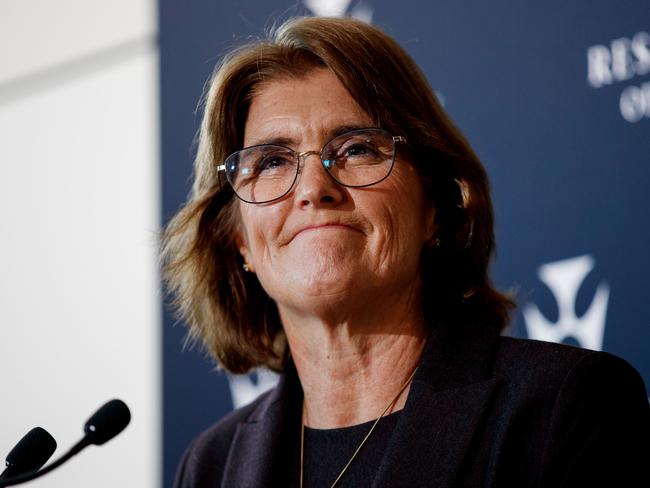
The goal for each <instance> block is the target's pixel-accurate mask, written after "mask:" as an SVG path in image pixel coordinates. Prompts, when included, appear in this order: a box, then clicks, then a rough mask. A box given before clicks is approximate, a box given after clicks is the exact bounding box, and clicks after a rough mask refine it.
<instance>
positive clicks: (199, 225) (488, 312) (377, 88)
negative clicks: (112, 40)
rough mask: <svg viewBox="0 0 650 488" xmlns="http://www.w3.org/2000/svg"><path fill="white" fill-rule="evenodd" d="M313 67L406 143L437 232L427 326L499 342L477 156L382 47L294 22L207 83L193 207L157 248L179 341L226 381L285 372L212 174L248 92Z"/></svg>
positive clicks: (378, 35)
mask: <svg viewBox="0 0 650 488" xmlns="http://www.w3.org/2000/svg"><path fill="white" fill-rule="evenodd" d="M314 67H326V68H329V69H330V70H332V72H333V73H334V74H335V75H336V76H337V77H338V79H339V80H340V81H341V83H342V84H343V85H344V86H345V88H346V89H347V90H348V92H349V93H350V94H351V95H352V97H353V98H354V99H355V100H356V101H357V102H358V104H359V105H360V106H361V108H362V109H363V110H365V111H366V112H367V113H368V114H369V115H370V116H371V117H372V119H373V120H375V121H376V123H377V126H378V127H382V128H384V129H386V130H388V131H389V132H391V133H393V134H396V135H401V136H404V137H405V138H406V140H407V142H408V144H407V145H408V156H409V159H410V160H411V161H412V162H413V164H414V166H415V167H416V169H417V171H418V173H419V174H420V177H421V180H422V184H423V187H424V189H425V194H427V195H428V196H429V197H430V199H431V203H432V205H434V206H435V209H436V223H437V224H438V229H439V231H438V234H437V237H438V238H439V240H440V241H439V242H440V243H439V245H437V246H432V247H428V248H426V249H424V250H423V252H422V258H421V273H422V303H423V307H424V313H425V317H427V319H428V322H429V323H430V324H436V323H439V322H440V319H441V317H443V316H444V315H449V314H450V312H452V311H453V314H454V316H457V314H458V313H463V315H467V314H469V316H470V317H472V318H473V319H475V320H474V321H475V322H479V323H480V324H481V325H482V326H486V327H495V328H497V329H499V330H502V329H503V328H504V327H505V326H506V324H507V322H508V316H509V311H510V309H511V308H512V307H513V305H514V304H513V302H512V300H511V299H510V298H509V297H507V296H505V295H502V294H501V293H499V292H498V291H497V290H495V289H494V288H493V287H492V285H491V282H490V279H489V276H488V266H489V261H490V258H491V256H492V254H493V252H494V233H493V214H492V204H491V201H490V194H489V186H488V181H487V176H486V173H485V170H484V168H483V166H482V165H481V163H480V161H479V160H478V158H477V156H476V155H475V154H474V152H473V151H472V149H471V147H470V146H469V144H468V143H467V141H466V140H465V138H464V137H463V136H462V135H461V133H460V132H459V131H458V129H457V128H456V127H455V126H454V125H453V123H452V122H451V120H450V119H449V117H448V116H447V115H446V114H445V112H444V111H443V109H442V108H441V106H440V104H439V103H438V101H437V100H436V98H435V96H434V94H433V92H432V90H431V88H430V87H429V85H428V83H427V81H426V78H425V76H424V74H423V73H422V72H421V70H420V69H419V68H418V66H417V65H416V64H415V62H414V61H413V60H412V59H411V58H410V56H409V55H408V54H407V53H406V52H405V51H404V50H403V49H402V48H401V47H400V46H399V45H398V44H397V43H396V42H395V41H394V40H393V39H392V38H391V37H389V36H388V35H386V34H384V33H383V32H382V31H380V30H379V29H377V28H376V27H373V26H371V25H368V24H365V23H363V22H360V21H356V20H353V19H339V18H317V17H303V18H295V19H292V20H290V21H288V22H286V23H284V24H283V25H281V26H280V27H279V28H278V29H276V30H275V32H274V33H273V34H272V35H271V36H270V38H269V39H267V40H260V41H255V42H253V43H251V44H248V45H245V46H243V47H241V48H239V49H237V50H235V51H233V52H231V53H230V54H229V55H227V56H226V57H225V58H224V59H223V61H222V62H221V64H220V66H219V67H218V69H217V70H216V71H215V73H214V75H213V76H212V78H211V80H210V82H209V85H208V90H207V96H206V98H205V105H204V115H203V121H202V125H201V129H200V132H199V143H198V151H197V156H196V160H195V166H194V170H195V179H194V185H193V190H192V195H191V197H190V199H189V201H188V202H187V203H186V204H185V206H184V207H183V209H182V210H181V211H180V212H179V213H178V214H177V215H176V216H175V217H174V218H173V219H172V220H171V222H170V223H169V224H168V226H167V228H166V230H165V232H164V235H163V241H162V254H161V256H162V262H163V271H164V275H165V278H166V281H167V284H168V287H169V290H170V292H171V293H172V294H173V295H174V296H175V304H176V306H177V307H178V312H179V313H180V316H181V317H182V318H183V319H184V320H185V321H186V323H187V324H188V325H189V338H190V339H192V340H199V341H201V342H202V343H203V345H204V346H205V348H206V349H207V351H208V352H209V353H210V354H211V355H212V356H213V357H214V358H215V359H216V360H217V361H218V363H219V364H220V365H222V366H223V367H224V368H226V369H227V370H229V371H231V372H235V373H243V372H246V371H248V370H250V369H251V368H254V367H257V366H266V367H269V368H271V369H273V370H276V371H280V370H281V369H282V368H283V366H284V363H285V361H286V358H287V357H288V354H289V351H288V346H287V343H286V338H285V336H284V332H283V330H282V324H281V322H280V319H279V316H278V312H277V308H276V306H275V303H274V302H273V300H272V299H271V298H270V297H269V296H268V295H267V294H266V292H265V291H264V289H263V288H262V287H261V285H260V283H259V282H258V280H257V278H256V277H255V275H254V274H252V273H245V272H244V271H243V269H242V259H241V257H240V255H239V252H238V250H237V248H236V246H235V244H234V239H233V236H234V235H235V230H236V229H237V225H238V213H237V206H236V197H235V196H234V194H233V192H232V189H231V188H230V186H229V185H228V183H227V182H225V181H224V180H223V179H222V178H219V176H218V174H217V171H216V165H217V164H218V163H220V162H222V161H223V160H224V159H225V158H226V157H227V156H228V155H229V154H230V153H232V152H233V151H235V150H238V149H241V148H242V144H243V133H244V125H245V122H246V117H247V113H248V108H249V106H250V101H251V98H252V95H253V94H254V90H255V88H256V87H258V85H259V83H260V82H263V81H268V80H273V79H278V78H283V77H292V78H300V77H301V76H304V74H305V73H306V72H307V71H308V70H309V69H312V68H314ZM423 225H424V223H423Z"/></svg>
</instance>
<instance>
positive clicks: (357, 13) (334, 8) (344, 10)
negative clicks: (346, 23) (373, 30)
mask: <svg viewBox="0 0 650 488" xmlns="http://www.w3.org/2000/svg"><path fill="white" fill-rule="evenodd" d="M351 3H352V0H305V1H304V4H305V7H307V8H308V9H309V10H311V12H312V13H313V14H314V15H316V16H326V17H343V16H345V15H349V16H350V17H353V18H355V19H357V20H361V21H363V22H366V23H368V24H370V23H372V12H373V10H372V7H369V6H368V5H365V4H364V3H363V2H358V3H357V4H356V5H355V6H354V7H352V8H350V4H351Z"/></svg>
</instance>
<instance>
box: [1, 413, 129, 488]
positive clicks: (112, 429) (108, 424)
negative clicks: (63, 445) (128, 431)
mask: <svg viewBox="0 0 650 488" xmlns="http://www.w3.org/2000/svg"><path fill="white" fill-rule="evenodd" d="M130 421H131V412H130V411H129V407H127V406H126V403H124V402H123V401H122V400H111V401H109V402H107V403H105V404H104V405H102V406H101V407H100V408H99V410H97V411H96V412H95V413H94V414H93V415H92V416H91V417H90V418H89V419H88V421H87V422H86V424H85V425H84V434H85V435H84V436H83V438H82V439H81V440H80V441H79V442H77V443H76V444H75V445H74V446H72V448H71V449H70V450H69V451H68V452H66V453H65V454H64V455H63V456H61V457H60V458H59V459H57V460H56V461H54V462H53V463H52V464H49V465H48V466H46V467H45V468H43V469H41V470H40V471H37V470H34V471H31V472H30V473H26V474H22V475H18V476H14V477H12V478H7V479H4V480H2V479H0V488H3V487H5V486H13V485H18V484H20V483H25V482H26V481H31V480H33V479H35V478H39V477H40V476H43V475H44V474H46V473H49V472H50V471H52V470H54V469H56V468H58V467H59V466H61V465H62V464H63V463H65V462H66V461H67V460H68V459H70V458H71V457H72V456H74V455H75V454H78V453H79V452H80V451H81V450H82V449H84V448H86V447H88V446H89V445H91V444H94V445H97V446H101V445H102V444H104V443H106V442H107V441H109V440H111V439H112V438H113V437H115V436H116V435H117V434H119V433H120V432H122V431H123V430H124V428H125V427H126V426H127V425H129V422H130Z"/></svg>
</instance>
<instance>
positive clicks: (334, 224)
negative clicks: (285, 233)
mask: <svg viewBox="0 0 650 488" xmlns="http://www.w3.org/2000/svg"><path fill="white" fill-rule="evenodd" d="M328 227H331V228H337V227H338V228H343V229H348V230H354V231H357V232H360V230H359V229H356V228H354V227H352V226H350V225H347V224H341V223H339V222H327V223H324V224H313V225H307V226H305V227H301V228H300V229H298V231H297V232H296V233H295V234H294V235H293V237H292V238H291V239H292V240H293V239H294V238H295V237H296V236H298V235H299V234H302V233H303V232H307V231H310V230H315V229H323V228H328Z"/></svg>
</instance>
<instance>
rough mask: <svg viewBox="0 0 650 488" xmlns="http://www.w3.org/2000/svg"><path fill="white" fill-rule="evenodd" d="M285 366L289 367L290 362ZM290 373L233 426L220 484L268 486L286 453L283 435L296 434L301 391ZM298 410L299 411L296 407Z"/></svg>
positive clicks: (297, 431) (293, 375)
mask: <svg viewBox="0 0 650 488" xmlns="http://www.w3.org/2000/svg"><path fill="white" fill-rule="evenodd" d="M289 367H292V365H290V366H289ZM296 381H297V377H296V375H295V373H294V372H291V371H289V372H287V374H283V375H282V376H281V379H280V383H279V384H278V386H277V387H276V388H275V389H274V390H272V392H271V393H270V394H269V396H268V397H267V398H265V399H264V401H262V403H260V405H259V406H258V407H257V408H256V409H255V410H254V411H253V413H252V414H251V415H250V416H249V417H248V418H247V419H246V420H245V421H243V422H240V423H239V425H238V426H237V431H236V432H235V436H234V438H233V441H232V444H231V447H230V451H229V453H228V458H227V460H226V466H225V470H224V476H223V480H222V483H221V486H228V487H230V486H237V487H251V488H253V487H260V486H269V481H270V480H273V479H274V478H275V477H276V475H277V474H278V473H277V470H278V469H279V467H280V466H281V465H282V459H283V456H286V454H287V453H286V452H285V451H286V446H287V444H288V443H287V442H286V436H287V435H291V434H292V433H295V434H296V435H298V433H299V430H298V427H299V424H298V426H296V425H294V424H295V423H296V418H297V419H298V422H299V421H300V417H299V414H296V411H295V410H296V408H295V407H296V405H297V404H299V403H300V400H301V399H302V394H301V393H300V391H301V390H300V388H299V387H298V388H296V386H295V385H294V383H295V382H296ZM298 412H299V410H298Z"/></svg>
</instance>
